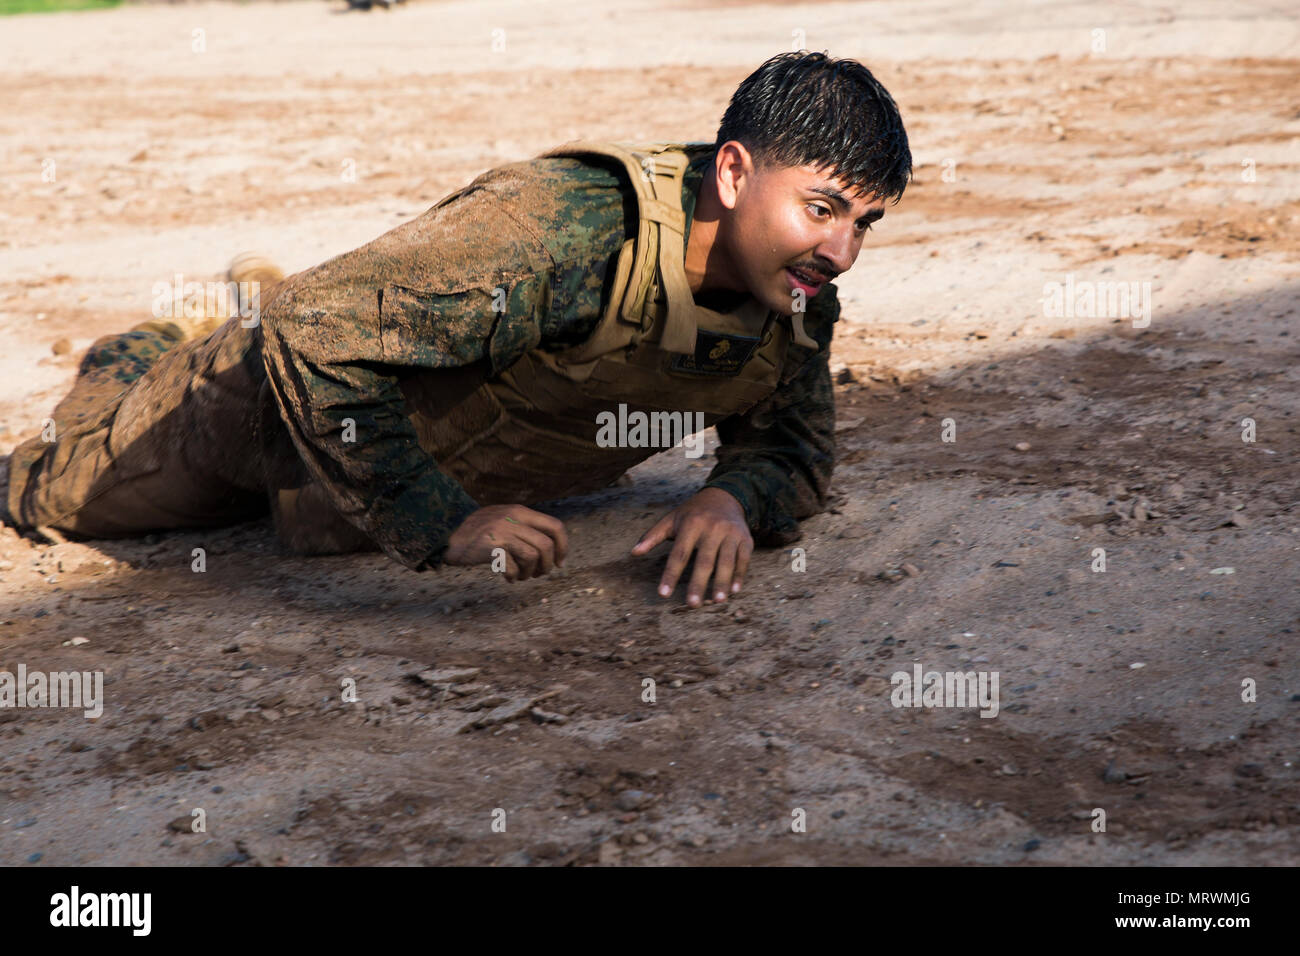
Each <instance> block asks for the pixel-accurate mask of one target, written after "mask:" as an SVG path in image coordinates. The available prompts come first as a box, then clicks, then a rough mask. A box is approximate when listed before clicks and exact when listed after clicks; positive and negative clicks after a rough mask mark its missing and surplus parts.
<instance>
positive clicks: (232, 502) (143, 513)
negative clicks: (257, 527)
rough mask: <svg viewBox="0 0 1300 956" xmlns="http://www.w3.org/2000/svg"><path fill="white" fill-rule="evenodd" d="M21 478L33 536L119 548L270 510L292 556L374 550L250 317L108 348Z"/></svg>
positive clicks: (21, 457) (98, 350)
mask: <svg viewBox="0 0 1300 956" xmlns="http://www.w3.org/2000/svg"><path fill="white" fill-rule="evenodd" d="M8 470H9V481H8V488H7V489H4V488H0V492H5V493H6V494H7V497H6V499H5V503H6V504H7V508H8V511H9V515H10V516H11V518H12V520H13V523H14V524H15V525H16V526H17V527H18V528H19V529H20V530H24V531H38V532H39V531H42V530H50V529H52V530H54V531H56V532H62V533H68V534H71V535H75V536H79V537H90V538H115V537H126V536H131V535H137V534H144V533H147V532H150V531H165V530H170V529H179V528H202V527H214V526H222V525H228V524H234V523H237V522H240V521H246V520H250V519H254V518H258V517H260V516H263V515H265V514H267V512H268V511H269V512H271V513H272V515H273V516H274V518H275V523H276V527H277V530H278V532H279V533H280V536H281V538H282V540H283V541H284V543H285V544H286V546H287V547H288V549H289V550H290V551H294V552H297V553H308V554H319V553H338V552H343V551H355V550H369V549H371V548H372V547H373V545H371V544H370V542H369V540H368V539H367V538H366V537H365V535H364V534H362V532H360V531H359V530H357V529H356V528H354V527H353V526H351V525H350V524H348V523H347V522H346V521H345V520H344V519H343V518H342V517H341V516H340V515H339V514H338V513H337V511H335V510H334V509H333V507H332V506H331V505H330V504H329V503H328V501H327V499H326V497H325V494H324V492H323V491H322V490H321V489H320V488H319V486H318V485H315V484H314V483H313V482H312V481H311V479H310V476H309V475H308V474H307V472H306V468H305V466H304V465H303V464H302V462H301V460H300V459H299V458H298V455H297V453H296V452H295V451H294V449H293V446H292V442H291V441H290V439H289V436H288V433H287V431H286V430H285V429H284V427H283V425H282V424H281V422H280V419H279V414H278V411H277V409H276V407H275V403H274V401H273V400H272V399H271V397H270V394H269V391H268V389H267V387H266V376H265V371H264V369H263V366H262V357H261V329H260V328H258V327H254V328H252V329H246V328H244V327H243V326H242V325H241V324H240V320H239V318H238V317H235V318H232V319H230V320H229V321H227V322H226V323H225V324H224V325H222V326H220V327H219V328H218V329H217V330H216V331H214V332H213V333H212V334H211V335H209V336H207V337H206V338H200V339H193V340H189V341H185V340H184V339H183V334H182V333H181V332H180V330H179V329H178V328H177V327H176V326H173V325H169V324H167V323H159V322H146V323H144V325H141V326H137V327H136V328H135V329H132V330H131V331H130V332H126V333H124V334H121V335H111V336H106V337H104V338H101V339H99V340H97V341H96V342H95V343H94V344H93V345H92V346H91V347H90V350H89V351H88V352H87V353H86V356H85V358H84V359H83V360H82V362H81V366H80V368H79V369H78V372H77V378H76V381H75V383H74V384H73V387H72V390H71V391H70V392H69V393H68V395H67V397H65V398H64V399H63V401H61V402H60V403H59V404H58V405H57V406H56V408H55V409H54V414H53V415H52V416H51V418H49V419H46V421H45V422H44V423H43V424H42V430H41V434H40V435H39V436H37V437H35V438H32V439H30V440H28V441H26V442H24V443H23V444H21V445H19V446H18V447H17V448H16V449H14V452H13V454H12V456H11V457H10V459H9V469H8Z"/></svg>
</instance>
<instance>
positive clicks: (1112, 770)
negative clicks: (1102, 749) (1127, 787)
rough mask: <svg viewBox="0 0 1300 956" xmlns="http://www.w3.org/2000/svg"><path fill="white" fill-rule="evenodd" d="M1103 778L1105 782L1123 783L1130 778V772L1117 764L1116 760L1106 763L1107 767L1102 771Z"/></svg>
mask: <svg viewBox="0 0 1300 956" xmlns="http://www.w3.org/2000/svg"><path fill="white" fill-rule="evenodd" d="M1101 779H1102V782H1104V783H1123V782H1124V781H1125V780H1127V779H1128V774H1127V773H1125V772H1124V771H1123V770H1120V769H1119V767H1116V766H1115V761H1113V760H1112V761H1111V762H1110V763H1108V764H1106V769H1105V770H1103V771H1102V772H1101Z"/></svg>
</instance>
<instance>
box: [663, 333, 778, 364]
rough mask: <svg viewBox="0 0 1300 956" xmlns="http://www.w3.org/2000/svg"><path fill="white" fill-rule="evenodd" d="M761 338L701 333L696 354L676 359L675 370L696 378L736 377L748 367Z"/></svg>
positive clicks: (698, 334) (676, 357)
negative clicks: (707, 376) (708, 376)
mask: <svg viewBox="0 0 1300 956" xmlns="http://www.w3.org/2000/svg"><path fill="white" fill-rule="evenodd" d="M758 342H759V340H758V338H757V337H756V336H750V335H731V334H728V333H726V332H709V331H707V330H705V329H699V330H697V331H696V333H695V354H694V355H675V356H673V361H672V366H671V367H672V370H673V371H675V372H691V373H693V374H696V375H735V374H737V373H739V372H740V370H741V369H742V368H744V367H745V363H746V362H748V361H749V357H750V356H751V355H753V354H754V349H755V348H756V347H757V346H758Z"/></svg>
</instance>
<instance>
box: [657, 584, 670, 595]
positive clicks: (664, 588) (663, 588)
mask: <svg viewBox="0 0 1300 956" xmlns="http://www.w3.org/2000/svg"><path fill="white" fill-rule="evenodd" d="M672 593H673V590H672V588H670V587H669V586H668V585H666V584H661V585H659V596H660V597H667V596H668V595H670V594H672Z"/></svg>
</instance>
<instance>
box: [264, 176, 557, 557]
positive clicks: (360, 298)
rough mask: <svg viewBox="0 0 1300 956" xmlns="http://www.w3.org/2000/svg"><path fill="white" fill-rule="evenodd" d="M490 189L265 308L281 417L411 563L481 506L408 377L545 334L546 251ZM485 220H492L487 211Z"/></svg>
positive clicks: (357, 511)
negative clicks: (440, 446) (417, 411)
mask: <svg viewBox="0 0 1300 956" xmlns="http://www.w3.org/2000/svg"><path fill="white" fill-rule="evenodd" d="M494 204H495V200H493V199H492V198H491V197H490V196H487V195H486V194H484V193H482V192H479V193H476V194H472V195H471V196H469V197H467V198H463V199H461V200H458V201H457V202H456V203H454V204H453V206H452V207H449V208H447V209H442V210H438V207H434V209H433V210H430V211H429V212H426V213H425V214H424V215H423V216H421V217H420V218H418V219H416V220H413V221H412V222H409V223H406V224H404V225H403V226H399V227H398V228H397V229H394V230H392V231H391V232H388V233H386V234H384V235H383V236H380V237H379V238H378V239H376V240H374V241H373V242H371V243H369V244H367V245H365V246H362V247H361V248H359V249H356V250H354V251H352V252H349V253H346V254H345V255H342V256H338V257H336V258H334V259H331V260H329V261H327V262H325V263H322V264H321V265H319V266H317V267H315V268H313V269H310V270H308V271H306V272H303V273H299V274H298V275H295V276H292V277H290V278H289V279H288V280H286V282H285V283H284V284H283V285H282V286H281V287H280V288H279V289H278V290H277V291H276V294H275V295H274V297H273V299H272V300H271V301H270V302H269V303H268V304H267V305H266V306H265V307H264V308H263V311H262V325H263V336H264V346H263V356H264V362H265V365H266V370H267V377H268V380H269V383H270V387H271V390H272V392H273V393H274V394H275V397H276V401H277V403H278V404H279V407H280V415H281V418H282V420H283V421H284V422H285V424H286V426H287V427H288V429H289V432H290V434H291V436H292V438H293V442H294V445H295V446H296V448H297V450H298V453H299V455H300V456H301V458H302V459H303V461H304V462H305V463H306V465H307V466H308V468H309V469H310V471H311V472H312V474H313V475H314V476H315V477H316V478H317V479H318V480H320V481H321V482H322V484H323V486H324V488H325V490H326V492H327V493H328V495H329V496H330V500H331V501H332V503H333V504H334V505H335V507H337V508H338V509H339V511H340V512H341V513H342V514H343V515H344V517H346V518H347V519H348V520H349V521H351V522H352V523H353V524H355V525H357V526H358V527H359V528H361V529H362V530H363V531H365V532H366V533H367V534H368V535H369V536H370V537H371V538H372V539H373V540H374V541H375V542H376V543H377V544H378V545H379V546H380V547H381V548H382V549H383V550H384V551H385V552H386V553H387V554H388V555H389V556H391V557H392V558H394V559H395V560H397V561H399V562H401V563H402V564H403V565H405V566H406V567H408V568H411V569H412V570H417V571H421V570H426V569H428V568H431V567H434V566H436V565H437V564H439V563H440V562H441V561H442V558H443V556H444V553H445V551H446V548H447V543H448V539H449V538H450V536H451V533H452V531H453V530H455V528H456V527H457V526H458V525H459V524H460V523H461V522H462V521H463V520H464V519H465V518H466V517H467V516H468V515H469V514H470V513H471V512H473V511H475V510H477V508H478V507H479V506H478V503H477V502H476V501H475V500H474V499H473V498H472V497H470V495H469V494H468V493H466V491H465V490H464V489H463V488H462V487H461V486H460V485H459V484H458V483H457V482H456V481H455V480H454V479H452V478H451V477H450V476H448V475H447V474H446V473H444V472H443V471H442V470H440V469H439V467H438V465H437V463H436V462H435V460H434V459H433V457H432V456H431V455H430V454H428V453H427V452H426V451H424V450H423V449H422V448H421V447H420V445H419V442H418V441H417V438H416V432H415V428H414V426H413V425H412V423H411V421H410V419H409V418H408V416H407V411H406V405H405V399H404V397H403V393H402V390H401V387H400V382H401V381H402V379H403V378H404V377H405V376H407V375H410V374H414V373H417V372H420V371H422V370H428V369H439V368H445V369H450V368H455V367H460V366H466V365H470V364H472V363H475V362H483V363H484V365H485V367H486V368H488V369H490V370H491V372H492V373H495V372H496V371H498V370H500V369H502V368H507V367H509V366H510V365H512V364H513V363H514V362H515V361H517V360H518V358H519V357H520V356H522V355H523V354H524V353H525V352H527V351H528V350H529V349H532V348H534V347H535V346H537V345H538V344H539V342H540V341H541V338H542V335H541V330H540V329H541V325H542V323H543V321H544V319H545V318H546V315H547V312H548V310H549V306H550V296H551V282H552V276H551V271H550V269H549V265H550V261H549V257H547V256H546V254H545V250H543V249H541V247H540V246H538V245H537V244H536V242H535V241H534V240H532V239H530V237H528V236H527V235H524V234H522V233H520V232H518V231H517V230H511V229H509V228H506V227H505V226H504V225H503V224H502V219H501V217H500V216H499V215H497V214H499V210H498V209H495V208H494ZM485 217H487V218H486V219H485Z"/></svg>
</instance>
